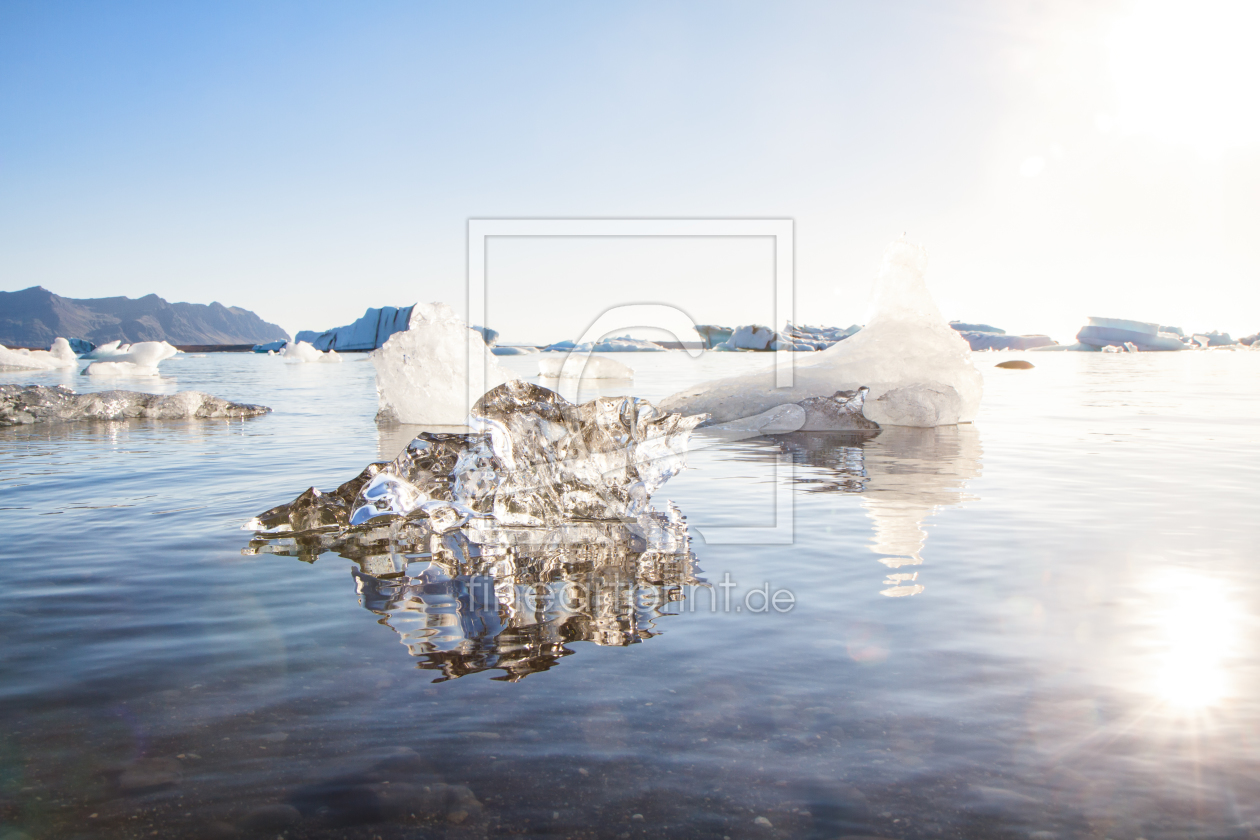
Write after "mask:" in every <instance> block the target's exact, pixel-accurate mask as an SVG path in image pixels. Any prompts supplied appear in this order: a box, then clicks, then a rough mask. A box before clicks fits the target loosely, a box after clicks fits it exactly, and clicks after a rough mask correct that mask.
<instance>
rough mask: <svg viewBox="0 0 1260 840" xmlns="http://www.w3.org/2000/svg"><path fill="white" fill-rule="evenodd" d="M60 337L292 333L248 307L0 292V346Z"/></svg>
mask: <svg viewBox="0 0 1260 840" xmlns="http://www.w3.org/2000/svg"><path fill="white" fill-rule="evenodd" d="M58 336H63V337H65V338H85V339H87V340H88V341H91V342H92V343H93V344H104V343H105V342H107V341H113V340H114V339H118V340H120V341H123V342H126V343H129V344H133V343H135V342H137V341H169V342H170V343H171V344H256V343H262V342H266V341H275V340H277V339H286V340H287V339H288V338H289V334H288V333H287V332H285V331H284V330H282V329H281V328H280V327H278V326H276V325H275V324H269V323H267V322H266V321H264V320H263V319H262V318H259V317H258V316H257V315H255V314H254V313H253V312H250V311H249V310H248V309H241V308H240V307H239V306H224V305H223V304H221V303H211V304H204V303H169V302H167V301H165V300H163V299H162V298H160V297H158V296H157V295H145V296H144V297H142V298H136V299H134V300H133V299H132V298H129V297H107V298H67V297H62V296H61V295H58V294H54V293H52V292H50V291H48V290H47V289H45V288H44V287H42V286H32V287H31V288H29V289H23V290H22V291H20V292H0V344H4V345H6V346H9V347H48V346H49V345H50V344H52V342H53V339H55V338H57V337H58Z"/></svg>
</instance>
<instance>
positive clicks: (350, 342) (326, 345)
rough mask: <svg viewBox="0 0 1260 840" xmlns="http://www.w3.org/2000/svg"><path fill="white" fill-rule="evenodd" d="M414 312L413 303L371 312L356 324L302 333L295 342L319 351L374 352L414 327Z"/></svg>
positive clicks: (295, 338) (371, 310)
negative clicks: (397, 334)
mask: <svg viewBox="0 0 1260 840" xmlns="http://www.w3.org/2000/svg"><path fill="white" fill-rule="evenodd" d="M414 309H415V305H414V304H413V305H412V306H404V307H401V308H399V307H394V306H382V307H381V308H380V309H369V310H368V311H367V312H365V313H364V314H363V317H362V318H360V319H359V320H357V321H355V322H354V323H353V324H350V325H348V326H345V327H334V328H333V329H331V330H324V331H323V332H315V331H314V330H302V331H301V332H300V333H298V334H297V335H296V336H294V339H293V340H294V341H299V342H301V341H305V342H307V343H309V344H310V345H311V346H312V347H314V348H315V349H316V350H338V351H341V352H343V353H344V352H346V351H348V350H375V349H377V348H378V347H380V346H382V345H383V344H384V343H385V342H386V341H388V340H389V337H390V336H391V335H393V334H394V333H396V332H401V331H402V330H405V329H407V328H408V327H409V326H410V325H411V315H412V310H414Z"/></svg>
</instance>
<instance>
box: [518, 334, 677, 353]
mask: <svg viewBox="0 0 1260 840" xmlns="http://www.w3.org/2000/svg"><path fill="white" fill-rule="evenodd" d="M543 351H544V352H553V353H570V352H577V353H663V352H665V348H664V347H662V346H661V345H659V344H657V343H656V342H654V341H647V340H645V339H641V338H631V337H630V336H628V335H623V336H621V337H620V338H606V339H604V340H603V341H593V342H591V341H588V342H584V343H582V344H578V343H577V342H575V341H570V340H568V339H565V340H564V341H557V342H556V343H555V344H549V345H547V346H546V347H544V348H543Z"/></svg>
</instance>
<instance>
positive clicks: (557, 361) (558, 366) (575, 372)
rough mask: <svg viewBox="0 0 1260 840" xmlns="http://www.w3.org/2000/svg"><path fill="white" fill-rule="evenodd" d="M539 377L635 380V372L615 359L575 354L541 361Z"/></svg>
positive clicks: (546, 358)
mask: <svg viewBox="0 0 1260 840" xmlns="http://www.w3.org/2000/svg"><path fill="white" fill-rule="evenodd" d="M538 375H539V376H541V377H543V378H545V379H561V378H563V379H633V378H634V370H633V369H632V368H629V367H627V366H626V365H623V364H622V363H621V362H618V361H616V360H614V359H605V358H603V357H602V356H585V355H583V354H581V353H573V354H570V355H568V356H544V357H543V358H541V359H539V360H538Z"/></svg>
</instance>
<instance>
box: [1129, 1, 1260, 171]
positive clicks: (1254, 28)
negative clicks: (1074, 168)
mask: <svg viewBox="0 0 1260 840" xmlns="http://www.w3.org/2000/svg"><path fill="white" fill-rule="evenodd" d="M1257 36H1260V2H1258V0H1137V2H1135V3H1134V4H1133V5H1132V6H1131V7H1130V9H1129V12H1128V14H1126V15H1125V16H1123V17H1122V18H1121V19H1120V20H1118V21H1117V22H1116V25H1115V27H1114V29H1113V30H1112V32H1111V35H1110V38H1108V42H1107V43H1108V48H1109V53H1110V69H1111V76H1112V80H1113V82H1114V84H1115V88H1116V95H1117V97H1118V105H1119V115H1118V119H1119V125H1120V126H1121V127H1122V128H1123V129H1125V130H1127V131H1130V132H1133V133H1140V134H1146V135H1149V136H1151V137H1154V138H1156V139H1158V140H1162V141H1165V142H1168V143H1174V144H1186V145H1190V146H1193V147H1194V148H1195V149H1197V150H1198V151H1199V152H1200V153H1202V154H1205V155H1218V154H1220V153H1221V152H1223V151H1225V150H1226V149H1228V148H1231V147H1237V146H1245V145H1249V144H1251V143H1255V142H1257V141H1260V109H1258V108H1256V106H1255V104H1256V102H1257V101H1260V48H1257V46H1256V44H1257V41H1258V40H1260V39H1258V37H1257Z"/></svg>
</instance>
